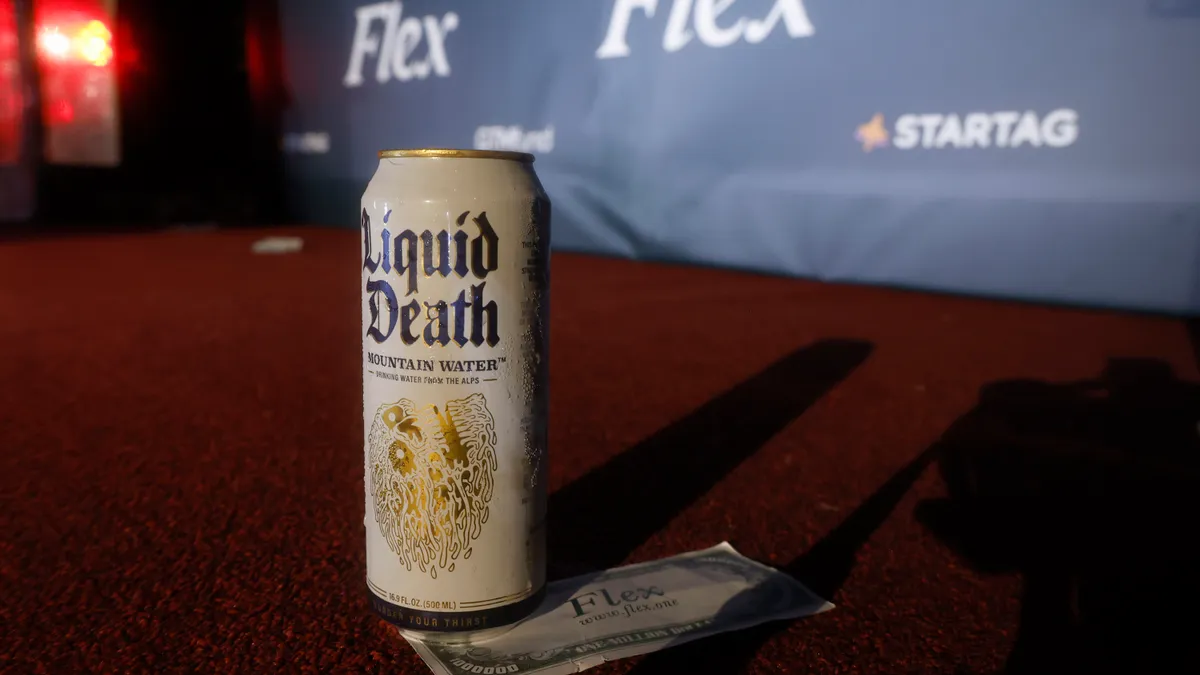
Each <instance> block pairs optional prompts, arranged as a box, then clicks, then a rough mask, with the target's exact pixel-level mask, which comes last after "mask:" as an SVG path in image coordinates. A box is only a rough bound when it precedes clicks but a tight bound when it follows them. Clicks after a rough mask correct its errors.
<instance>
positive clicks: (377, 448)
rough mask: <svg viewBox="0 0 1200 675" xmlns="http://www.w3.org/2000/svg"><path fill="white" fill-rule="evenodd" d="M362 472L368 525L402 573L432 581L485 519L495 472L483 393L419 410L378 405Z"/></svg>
mask: <svg viewBox="0 0 1200 675" xmlns="http://www.w3.org/2000/svg"><path fill="white" fill-rule="evenodd" d="M367 442H368V444H369V447H370V453H371V454H370V464H369V466H368V467H367V472H368V475H369V478H370V483H371V496H372V498H373V500H374V506H375V522H376V523H378V524H379V529H380V532H381V534H382V535H383V538H384V539H385V540H386V541H387V543H388V547H389V548H390V549H391V550H392V552H393V553H395V554H396V555H397V556H399V557H400V562H401V563H402V564H403V565H404V566H405V567H406V568H407V569H409V570H412V569H413V566H414V565H415V566H416V567H417V568H418V569H420V570H421V572H428V573H429V574H430V576H432V577H433V578H435V579H436V578H437V574H438V570H439V569H444V570H446V571H448V572H453V571H454V561H455V560H458V558H459V556H461V557H462V558H463V559H464V560H465V559H468V558H470V557H471V545H472V542H474V541H475V540H476V539H477V538H478V537H479V534H480V532H482V530H483V524H484V523H486V522H487V520H488V504H489V502H490V501H491V499H492V489H493V483H494V479H495V472H496V428H495V421H494V420H493V419H492V414H491V412H490V411H488V408H487V401H486V400H485V399H484V397H483V394H471V395H470V396H468V397H466V398H463V399H456V400H451V401H447V402H446V406H445V409H444V410H439V409H438V407H437V406H436V405H430V406H426V407H424V408H420V409H419V408H418V407H417V405H416V404H415V403H413V402H412V401H411V400H409V399H400V400H399V401H396V402H395V403H388V404H384V405H383V406H381V407H380V408H379V410H378V411H377V412H376V413H375V420H374V422H373V423H372V425H371V431H370V433H369V435H368V441H367Z"/></svg>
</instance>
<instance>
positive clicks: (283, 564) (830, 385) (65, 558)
mask: <svg viewBox="0 0 1200 675" xmlns="http://www.w3.org/2000/svg"><path fill="white" fill-rule="evenodd" d="M301 232H302V234H303V235H304V236H305V238H306V246H305V250H304V252H303V253H301V254H299V255H290V256H278V257H270V256H255V255H252V254H251V253H250V244H251V242H252V241H253V240H254V239H255V238H256V236H258V234H260V233H256V232H220V233H182V232H179V233H164V234H157V235H147V236H120V237H111V238H100V237H97V238H80V239H45V240H40V241H29V242H15V243H14V242H9V243H5V244H2V245H0V353H2V354H3V357H2V358H0V411H3V413H2V414H0V533H2V534H0V591H2V593H3V595H2V602H0V670H3V671H5V672H15V673H43V672H44V673H68V672H100V673H127V672H139V673H140V672H145V673H171V672H220V673H257V672H303V673H332V672H380V673H406V672H408V673H419V672H426V671H425V666H423V665H422V664H421V663H420V661H419V660H418V659H417V657H416V656H415V655H414V654H413V652H412V650H411V649H410V648H409V647H408V646H407V645H406V644H404V643H403V642H402V641H400V640H399V639H398V638H396V637H394V635H393V634H392V633H391V632H390V631H389V630H387V628H386V627H385V625H384V624H383V623H381V622H380V621H378V620H376V619H374V618H373V617H372V616H371V615H370V614H369V613H368V611H367V605H366V602H365V597H364V555H363V532H362V522H363V501H364V498H363V488H362V456H361V452H362V449H361V433H362V432H361V429H362V426H361V424H362V423H361V418H360V415H361V410H360V403H361V394H360V389H359V387H360V365H359V361H360V353H359V349H360V343H359V309H358V297H359V296H358V292H359V289H358V284H359V270H358V265H357V256H358V248H357V247H358V245H359V244H358V241H357V238H356V235H355V233H354V232H353V231H331V230H302V231H301ZM552 306H553V310H552V346H551V358H552V383H551V390H552V419H551V452H552V466H553V468H552V475H551V489H552V490H553V491H556V492H557V494H554V495H553V496H552V499H551V509H552V528H551V533H552V542H551V544H552V548H553V553H552V555H553V556H554V563H553V564H554V566H553V571H554V572H555V574H566V573H568V572H571V571H577V570H581V569H584V568H588V567H593V566H598V565H613V564H618V563H620V562H622V561H630V562H631V561H638V560H645V559H650V558H656V557H660V556H667V555H672V554H676V553H680V552H683V551H688V550H692V549H697V548H701V547H705V546H710V545H712V544H715V543H717V542H719V541H722V540H728V541H730V542H731V543H732V544H733V545H734V546H736V547H737V548H738V549H739V550H740V551H741V552H743V553H744V554H746V555H749V556H751V557H754V558H757V559H759V560H762V561H764V562H767V563H769V564H772V565H775V566H778V567H781V568H785V569H787V570H788V571H790V572H792V573H793V574H795V575H796V576H797V577H798V578H800V579H801V580H802V581H804V582H805V583H808V584H809V585H811V586H812V587H813V588H814V589H816V590H819V591H821V592H823V593H826V594H829V595H832V597H831V598H830V599H831V600H832V601H833V602H834V603H836V604H837V608H836V609H835V610H833V611H830V612H828V613H825V614H823V615H820V616H817V617H813V618H810V619H804V620H800V621H797V622H794V623H789V624H774V625H769V626H766V627H763V628H760V629H757V630H752V631H747V632H744V633H739V634H736V635H732V636H728V637H722V638H715V639H713V640H709V641H704V642H701V643H696V645H694V646H685V647H680V648H677V649H672V650H668V651H666V652H662V653H661V654H657V655H652V656H650V657H646V658H642V659H630V660H627V661H621V662H618V663H615V664H610V665H607V666H605V667H603V668H599V669H596V670H595V671H592V672H596V673H605V672H611V673H616V672H626V671H628V670H630V669H636V672H639V673H647V672H649V673H655V672H675V670H676V669H679V672H750V673H775V672H792V673H851V672H854V673H876V672H878V673H910V672H929V673H993V672H997V671H999V670H1001V669H1002V668H1004V666H1005V664H1006V663H1008V664H1009V665H1010V667H1012V668H1014V669H1016V668H1018V667H1023V668H1027V669H1029V670H1030V672H1035V671H1037V669H1038V668H1039V667H1049V665H1053V666H1054V667H1055V668H1056V669H1057V670H1055V671H1054V672H1068V671H1070V670H1072V669H1073V668H1074V667H1077V666H1078V665H1079V664H1085V663H1086V664H1092V665H1095V664H1101V666H1103V667H1111V668H1116V669H1121V670H1127V671H1129V672H1158V670H1157V669H1158V664H1156V663H1155V662H1154V661H1153V659H1154V656H1153V654H1155V653H1160V652H1162V645H1163V644H1174V642H1171V641H1168V642H1164V640H1169V639H1171V638H1170V636H1169V635H1168V633H1170V630H1171V626H1174V625H1177V624H1176V623H1170V622H1164V621H1163V620H1162V618H1161V617H1159V618H1157V619H1156V618H1155V617H1158V616H1159V613H1158V612H1157V611H1153V612H1141V613H1139V611H1138V610H1137V608H1145V607H1146V603H1147V602H1151V603H1153V602H1157V603H1159V605H1161V606H1162V607H1169V606H1173V605H1172V603H1182V602H1183V600H1182V599H1181V598H1180V596H1179V595H1178V592H1177V590H1178V587H1177V586H1174V585H1170V586H1164V587H1161V588H1160V587H1151V586H1148V585H1147V584H1150V583H1151V582H1155V580H1158V581H1161V582H1162V583H1166V581H1163V580H1174V579H1178V578H1180V577H1177V576H1172V574H1174V572H1175V571H1176V570H1180V569H1185V568H1186V565H1191V564H1192V563H1194V562H1195V559H1194V553H1195V552H1194V551H1191V550H1189V549H1188V546H1185V545H1175V544H1173V543H1172V542H1174V541H1175V540H1176V539H1180V538H1182V537H1178V538H1173V537H1172V536H1171V535H1172V532H1174V530H1173V529H1172V528H1180V530H1179V531H1181V532H1189V533H1190V532H1192V531H1193V530H1192V528H1194V523H1195V521H1194V520H1192V519H1191V515H1192V514H1194V513H1196V512H1195V511H1180V509H1185V510H1186V509H1192V508H1193V507H1194V503H1193V502H1192V499H1193V497H1192V496H1191V495H1193V494H1196V493H1197V492H1198V491H1195V490H1192V489H1190V488H1191V486H1192V485H1194V483H1192V482H1189V481H1191V480H1192V477H1193V476H1195V473H1193V470H1194V468H1195V462H1194V460H1193V457H1194V454H1191V455H1189V454H1186V453H1189V452H1191V451H1192V450H1193V449H1194V448H1192V445H1189V444H1194V441H1195V439H1196V427H1195V424H1196V421H1197V420H1200V415H1198V414H1197V408H1196V406H1195V403H1196V397H1195V391H1196V387H1195V385H1194V384H1192V383H1194V382H1195V381H1196V380H1197V371H1196V364H1195V362H1194V357H1193V351H1192V347H1191V345H1190V343H1189V336H1188V333H1187V330H1186V327H1185V325H1184V323H1183V322H1181V321H1175V320H1170V319H1164V318H1152V317H1139V316H1131V315H1122V314H1117V313H1106V312H1095V311H1076V310H1068V309H1054V308H1043V307H1036V306H1028V305H1019V304H1015V303H1002V302H992V301H984V300H972V299H961V298H951V297H942V296H934V295H926V294H919V293H909V292H901V291H890V290H881V289H873V288H862V287H851V286H837V285H823V284H818V283H811V282H804V281H796V280H785V279H776V278H769V277H763V276H755V275H749V274H741V273H734V272H723V271H713V270H701V269H690V268H684V267H672V266H660V265H649V264H642V263H634V262H624V261H613V260H604V259H598V258H592V257H584V256H576V255H557V256H556V257H555V259H554V263H553V305H552ZM1114 358H1120V359H1140V360H1141V361H1126V362H1118V363H1117V364H1115V365H1111V364H1110V363H1109V360H1110V359H1114ZM1106 368H1108V371H1107V374H1106V375H1104V377H1107V378H1108V379H1105V380H1104V381H1102V382H1098V383H1096V384H1095V385H1094V386H1089V385H1083V384H1080V385H1078V386H1072V385H1068V384H1066V383H1076V382H1082V381H1090V380H1097V378H1101V376H1102V374H1103V373H1105V372H1106ZM1020 379H1023V380H1027V381H1026V382H1024V383H1022V382H1015V383H1009V384H994V383H997V382H1001V381H1005V380H1020ZM1039 382H1040V383H1041V384H1039ZM1045 383H1050V384H1045ZM985 386H989V388H988V389H987V392H986V395H985V396H984V400H982V402H981V400H980V392H981V389H982V388H984V387H985ZM1130 387H1132V388H1130ZM1139 387H1140V389H1139ZM1128 391H1133V392H1134V394H1125V393H1122V392H1128ZM1138 392H1140V393H1138ZM1189 416H1190V417H1189ZM1189 420H1190V422H1189ZM1189 424H1190V426H1188V425H1189ZM939 438H941V439H943V442H941V443H938V440H939ZM1134 447H1137V448H1139V449H1138V450H1136V451H1134V450H1131V448H1134ZM1131 452H1132V453H1134V454H1132V455H1130V454H1129V453H1131ZM1172 453H1174V454H1172ZM1181 453H1182V454H1181ZM1130 457H1132V459H1131V458H1130ZM1130 481H1141V482H1135V483H1131V482H1130ZM1131 485H1132V486H1133V487H1130V486H1131ZM1147 485H1153V486H1155V489H1153V490H1145V491H1144V492H1138V491H1137V490H1138V489H1141V488H1144V487H1145V486H1147ZM1114 486H1119V487H1120V490H1119V491H1118V490H1117V488H1114ZM1139 486H1140V487H1139ZM1134 496H1137V497H1138V499H1136V500H1135V499H1133V498H1132V497H1134ZM1143 497H1144V499H1143ZM1147 504H1149V505H1150V506H1147ZM1085 507H1086V508H1085ZM1099 514H1103V516H1102V517H1103V519H1104V521H1103V522H1099V521H1098V519H1099V518H1101V516H1100V515H1099ZM1109 525H1111V526H1112V527H1111V528H1109ZM607 528H613V529H612V533H608V534H606V533H605V532H603V531H602V529H607ZM1186 538H1187V539H1188V540H1190V539H1191V538H1192V535H1191V534H1187V535H1186ZM1181 566H1182V567H1181ZM1191 569H1193V570H1194V569H1195V568H1194V566H1193V567H1191ZM1134 572H1136V573H1137V574H1134V575H1133V576H1130V574H1132V573H1134ZM1172 583H1174V582H1172ZM1056 593H1061V594H1062V598H1059V599H1056V598H1057V596H1056V595H1055V594H1056ZM1135 601H1136V603H1135ZM1159 605H1152V606H1154V607H1158V606H1159ZM1174 606H1177V607H1178V609H1177V611H1179V612H1189V611H1190V607H1189V606H1188V605H1187V604H1182V606H1180V605H1178V604H1176V605H1174ZM1060 614H1061V615H1062V616H1059V615H1060ZM1155 622H1157V623H1155ZM1139 625H1140V626H1146V625H1153V626H1154V628H1153V630H1150V629H1147V630H1142V631H1140V632H1139V630H1138V626H1139ZM1164 631H1165V632H1164ZM1114 636H1116V637H1114ZM1121 636H1124V637H1121ZM1164 636H1165V637H1164ZM1063 667H1065V668H1066V669H1065V670H1063V669H1062V668H1063ZM1088 668H1089V670H1090V668H1091V666H1088ZM1131 668H1132V670H1130V669H1131Z"/></svg>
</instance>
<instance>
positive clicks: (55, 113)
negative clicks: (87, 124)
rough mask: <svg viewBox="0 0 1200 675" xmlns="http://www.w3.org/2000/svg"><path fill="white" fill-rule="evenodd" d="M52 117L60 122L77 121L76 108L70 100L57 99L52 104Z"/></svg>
mask: <svg viewBox="0 0 1200 675" xmlns="http://www.w3.org/2000/svg"><path fill="white" fill-rule="evenodd" d="M50 119H51V120H52V121H54V122H57V123H59V124H70V123H71V122H73V121H75V108H74V107H73V106H72V105H71V102H70V101H55V102H54V104H53V105H51V106H50Z"/></svg>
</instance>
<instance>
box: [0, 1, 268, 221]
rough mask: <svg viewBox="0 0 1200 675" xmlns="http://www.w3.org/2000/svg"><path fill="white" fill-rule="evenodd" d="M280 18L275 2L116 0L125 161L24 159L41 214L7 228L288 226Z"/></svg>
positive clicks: (34, 126)
mask: <svg viewBox="0 0 1200 675" xmlns="http://www.w3.org/2000/svg"><path fill="white" fill-rule="evenodd" d="M31 6H32V3H31V2H30V1H29V0H18V2H17V10H18V16H19V19H18V21H19V22H20V23H21V27H22V29H24V30H25V31H30V29H31V25H30V24H31V22H30V21H29V20H28V19H27V18H22V17H28V16H29V13H30V10H31ZM277 17H278V9H277V3H276V2H274V0H245V1H241V2H238V1H232V0H216V1H213V2H202V3H192V2H162V1H161V0H119V2H118V3H117V8H116V18H115V21H114V26H113V34H114V40H113V42H114V45H113V46H114V52H115V53H116V55H117V56H116V68H117V78H118V87H119V92H120V93H119V107H120V113H119V114H120V122H119V124H120V135H121V162H120V165H119V166H117V167H113V168H104V167H77V166H54V165H49V164H48V163H45V162H43V161H41V159H40V158H39V157H36V156H35V157H32V158H30V160H31V163H32V164H33V166H34V169H33V173H34V175H35V177H36V183H37V191H36V192H37V194H36V210H35V213H34V216H33V218H32V219H31V220H30V221H29V222H27V223H25V224H24V225H23V226H18V227H17V228H8V229H9V231H10V232H11V231H14V229H17V230H22V231H28V230H36V231H38V232H43V233H52V232H59V231H78V230H101V229H113V228H119V229H122V230H125V229H148V228H152V227H161V226H162V225H164V224H165V225H177V224H200V223H205V224H207V223H213V224H217V223H219V224H220V225H223V226H235V227H236V226H243V225H247V224H268V223H277V222H282V221H283V220H285V219H286V217H287V215H288V214H287V213H285V211H284V209H283V204H284V200H283V199H282V194H283V193H282V183H281V177H282V173H281V154H280V152H279V138H280V131H279V116H280V111H281V108H282V105H283V104H284V102H285V98H284V93H283V92H284V88H283V83H282V78H281V74H280V69H279V68H280V43H279V32H278V19H277ZM23 42H24V44H25V45H30V43H31V42H32V40H30V39H28V38H27V39H25V40H24V41H23ZM28 56H29V58H30V61H32V54H29V55H28ZM26 77H27V78H28V79H29V81H30V82H31V83H32V84H34V85H35V86H33V87H31V88H32V89H33V90H34V91H36V90H37V87H36V82H37V70H36V68H32V67H29V68H27V73H26ZM36 110H37V109H36V107H35V108H33V109H31V115H30V117H31V120H30V121H31V122H32V123H31V124H29V127H30V129H29V133H30V134H31V137H32V143H30V145H29V147H30V148H32V149H33V150H34V151H35V152H36V151H37V150H39V149H40V147H41V143H40V141H41V137H42V133H41V125H40V122H39V120H38V115H37V113H36Z"/></svg>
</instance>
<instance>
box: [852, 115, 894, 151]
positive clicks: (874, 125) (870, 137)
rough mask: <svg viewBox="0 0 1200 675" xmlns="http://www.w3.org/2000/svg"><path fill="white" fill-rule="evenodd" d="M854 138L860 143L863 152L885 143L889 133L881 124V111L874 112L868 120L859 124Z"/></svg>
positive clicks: (889, 136)
mask: <svg viewBox="0 0 1200 675" xmlns="http://www.w3.org/2000/svg"><path fill="white" fill-rule="evenodd" d="M854 138H855V139H856V140H857V141H858V142H860V143H862V146H863V152H870V151H872V150H874V149H875V148H882V147H883V146H885V145H887V144H888V139H889V138H891V134H889V133H888V130H887V128H886V127H884V125H883V113H875V116H874V117H872V118H871V121H870V122H867V123H866V124H860V125H859V127H858V131H857V132H856V133H855V134H854Z"/></svg>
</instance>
